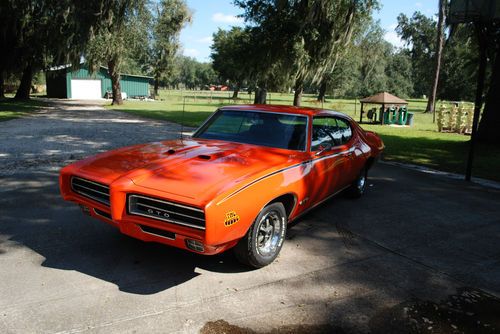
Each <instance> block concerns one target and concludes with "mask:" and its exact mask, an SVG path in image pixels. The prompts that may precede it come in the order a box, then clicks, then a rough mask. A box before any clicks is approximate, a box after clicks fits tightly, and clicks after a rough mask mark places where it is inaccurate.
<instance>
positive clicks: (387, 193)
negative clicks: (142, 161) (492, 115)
mask: <svg viewBox="0 0 500 334" xmlns="http://www.w3.org/2000/svg"><path fill="white" fill-rule="evenodd" d="M177 131H178V125H173V124H171V123H167V122H161V121H149V120H144V119H140V118H136V117H133V116H130V115H127V114H122V113H117V112H112V111H106V110H103V109H102V108H100V107H96V106H93V105H87V104H85V103H79V102H58V103H57V104H55V105H54V107H53V108H51V109H48V110H46V111H45V112H42V113H40V114H36V115H33V116H30V117H27V118H23V119H17V120H11V121H7V122H2V123H0V333H59V332H62V333H77V332H91V333H122V332H137V333H144V332H147V333H160V332H161V333H171V332H178V333H198V332H200V331H201V332H202V333H222V332H226V333H254V332H259V333H261V332H262V333H268V332H269V333H358V332H373V333H406V332H415V333H419V332H426V333H459V332H466V333H475V332H480V333H495V332H499V331H500V299H498V297H499V296H500V246H499V245H500V191H499V190H494V189H488V188H483V187H482V186H478V185H474V184H467V183H465V182H462V181H457V180H451V179H446V178H441V177H436V176H432V175H428V174H424V173H420V172H417V171H411V170H407V169H403V168H401V167H397V166H390V165H385V164H379V165H377V166H376V167H375V168H374V169H373V170H372V172H371V178H370V182H369V188H368V191H367V193H366V195H365V196H364V197H363V198H361V199H359V200H351V199H348V198H345V197H344V196H338V197H337V198H334V199H332V200H331V201H329V202H327V203H325V204H324V205H322V206H321V207H320V208H318V209H317V210H315V211H313V212H311V213H310V214H308V215H307V216H305V217H304V218H303V219H301V221H300V222H299V223H298V224H296V225H295V226H294V227H293V228H291V229H290V230H289V232H288V238H287V241H286V243H285V245H284V247H283V249H282V252H281V255H280V257H279V258H278V260H277V261H276V262H275V263H273V264H272V265H270V266H268V267H265V268H263V269H260V270H248V268H245V267H244V266H242V265H240V264H239V263H238V262H237V261H236V260H235V259H234V257H233V256H232V254H231V253H227V254H222V255H219V256H213V257H205V256H199V255H195V254H191V253H187V252H184V251H180V250H177V249H172V248H168V247H165V246H162V245H157V244H147V243H143V242H140V241H137V240H134V239H131V238H128V237H126V236H123V235H120V234H119V233H118V231H116V230H115V229H114V228H113V227H110V226H108V225H107V224H105V223H101V222H99V221H96V220H93V219H91V218H88V217H86V216H84V215H82V214H81V212H80V210H79V209H78V208H77V207H76V206H74V205H72V204H69V203H66V202H63V201H62V200H61V198H60V196H59V193H58V185H57V170H58V168H59V167H60V166H62V165H64V164H66V163H68V162H69V161H70V160H73V159H76V158H80V157H83V156H86V155H89V154H92V153H95V152H97V151H100V150H107V149H109V148H112V147H117V146H122V145H128V144H132V143H139V142H145V141H156V140H160V139H164V138H172V137H175V136H176V133H177Z"/></svg>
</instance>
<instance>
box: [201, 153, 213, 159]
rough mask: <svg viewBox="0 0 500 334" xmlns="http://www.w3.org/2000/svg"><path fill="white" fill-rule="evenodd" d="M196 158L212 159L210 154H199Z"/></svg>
mask: <svg viewBox="0 0 500 334" xmlns="http://www.w3.org/2000/svg"><path fill="white" fill-rule="evenodd" d="M198 159H201V160H210V159H212V156H210V155H208V154H200V155H199V156H198Z"/></svg>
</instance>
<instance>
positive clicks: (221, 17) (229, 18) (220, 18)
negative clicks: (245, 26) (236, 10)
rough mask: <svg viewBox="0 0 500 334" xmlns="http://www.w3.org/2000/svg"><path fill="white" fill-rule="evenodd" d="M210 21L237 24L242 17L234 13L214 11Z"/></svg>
mask: <svg viewBox="0 0 500 334" xmlns="http://www.w3.org/2000/svg"><path fill="white" fill-rule="evenodd" d="M212 21H214V22H217V23H230V24H238V23H242V22H243V19H242V18H241V17H237V16H235V15H226V14H223V13H215V14H214V15H212Z"/></svg>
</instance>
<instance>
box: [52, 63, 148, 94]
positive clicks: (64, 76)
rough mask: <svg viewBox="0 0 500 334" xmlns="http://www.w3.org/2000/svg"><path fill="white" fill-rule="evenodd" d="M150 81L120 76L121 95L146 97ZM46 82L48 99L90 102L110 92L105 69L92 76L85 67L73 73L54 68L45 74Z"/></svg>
mask: <svg viewBox="0 0 500 334" xmlns="http://www.w3.org/2000/svg"><path fill="white" fill-rule="evenodd" d="M150 80H152V78H151V77H146V76H141V75H132V74H121V75H120V86H121V90H122V93H126V94H127V96H128V97H147V96H149V95H150V94H149V82H150ZM46 81H47V96H48V97H55V98H66V99H84V100H92V99H101V98H104V96H105V95H106V92H108V91H109V92H110V91H111V78H110V76H109V74H108V70H107V68H105V67H100V68H99V70H98V71H95V73H92V74H91V73H90V71H89V70H88V68H86V67H82V68H80V69H78V70H74V71H72V70H71V67H69V66H68V67H64V68H54V69H50V70H48V71H47V72H46Z"/></svg>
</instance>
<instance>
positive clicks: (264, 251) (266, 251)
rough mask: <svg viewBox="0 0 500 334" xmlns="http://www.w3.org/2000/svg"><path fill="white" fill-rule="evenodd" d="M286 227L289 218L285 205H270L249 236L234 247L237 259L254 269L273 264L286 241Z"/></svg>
mask: <svg viewBox="0 0 500 334" xmlns="http://www.w3.org/2000/svg"><path fill="white" fill-rule="evenodd" d="M286 225H287V216H286V211H285V207H284V206H283V204H281V203H272V204H269V205H268V206H266V207H265V208H264V209H262V211H261V212H260V213H259V215H258V216H257V218H256V219H255V221H254V223H253V224H252V226H251V227H250V228H249V229H248V232H247V234H246V235H245V236H244V237H243V239H241V240H240V241H239V242H238V244H237V245H236V246H235V247H234V253H235V255H236V258H237V259H238V260H239V261H240V262H241V263H243V264H246V265H248V266H251V267H254V268H262V267H265V266H267V265H268V264H270V263H272V262H273V261H274V260H275V259H276V258H277V257H278V254H279V252H280V250H281V247H282V246H283V242H284V241H285V235H286Z"/></svg>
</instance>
